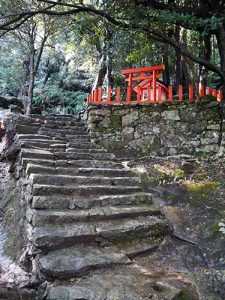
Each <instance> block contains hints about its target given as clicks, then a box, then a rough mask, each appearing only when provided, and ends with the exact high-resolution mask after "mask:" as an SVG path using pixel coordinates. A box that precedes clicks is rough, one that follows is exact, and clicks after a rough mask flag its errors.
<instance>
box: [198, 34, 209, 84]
mask: <svg viewBox="0 0 225 300" xmlns="http://www.w3.org/2000/svg"><path fill="white" fill-rule="evenodd" d="M203 42H204V53H203V55H204V59H205V60H208V61H210V59H211V54H212V48H211V36H210V35H208V36H205V37H204V39H203ZM208 72H209V71H208V69H206V67H204V66H200V72H199V83H200V84H201V85H203V86H205V85H206V83H207V76H208Z"/></svg>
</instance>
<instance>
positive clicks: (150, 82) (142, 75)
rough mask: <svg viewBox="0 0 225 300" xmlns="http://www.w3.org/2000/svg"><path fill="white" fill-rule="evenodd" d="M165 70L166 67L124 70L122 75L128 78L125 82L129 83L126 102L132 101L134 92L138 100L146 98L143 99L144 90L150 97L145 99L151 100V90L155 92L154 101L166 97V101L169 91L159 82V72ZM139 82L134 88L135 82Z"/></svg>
mask: <svg viewBox="0 0 225 300" xmlns="http://www.w3.org/2000/svg"><path fill="white" fill-rule="evenodd" d="M164 70H165V66H164V65H160V66H153V67H146V68H136V69H128V70H123V71H122V74H123V75H124V76H126V77H127V78H126V79H125V81H126V82H128V87H127V97H126V101H127V102H130V101H131V98H132V93H133V91H134V92H135V93H136V94H137V96H138V98H139V97H140V98H141V99H142V98H144V97H142V96H144V93H143V92H144V90H147V91H148V93H147V94H148V96H147V97H145V98H148V99H149V100H150V99H151V89H152V91H153V97H152V100H153V101H156V100H161V98H162V96H164V97H163V98H164V99H166V97H167V96H168V93H169V91H168V89H167V88H166V87H165V86H164V85H162V84H160V83H158V82H157V79H158V78H160V77H161V75H160V74H158V72H160V71H164ZM137 81H139V83H137V84H136V85H135V86H133V82H137ZM157 92H158V93H157ZM157 98H158V99H157ZM143 100H144V99H143Z"/></svg>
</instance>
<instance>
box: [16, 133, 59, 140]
mask: <svg viewBox="0 0 225 300" xmlns="http://www.w3.org/2000/svg"><path fill="white" fill-rule="evenodd" d="M16 138H17V139H19V140H26V141H27V140H41V141H43V140H44V141H45V140H52V141H54V140H55V139H54V138H52V139H50V138H49V136H47V135H44V134H17V135H16Z"/></svg>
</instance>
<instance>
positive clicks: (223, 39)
mask: <svg viewBox="0 0 225 300" xmlns="http://www.w3.org/2000/svg"><path fill="white" fill-rule="evenodd" d="M216 39H217V45H218V49H219V54H220V67H221V70H222V72H223V74H224V76H221V83H222V90H223V98H222V120H223V121H222V136H221V144H220V151H219V154H221V155H224V154H225V131H224V128H225V25H221V26H220V28H219V29H218V31H217V33H216Z"/></svg>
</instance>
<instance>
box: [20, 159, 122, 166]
mask: <svg viewBox="0 0 225 300" xmlns="http://www.w3.org/2000/svg"><path fill="white" fill-rule="evenodd" d="M21 160H22V165H23V167H26V166H27V164H28V163H33V164H38V165H40V166H51V167H52V166H54V167H68V166H69V167H74V168H86V167H87V168H117V169H121V167H122V164H121V163H120V162H117V160H113V161H112V160H95V159H92V160H87V159H85V160H80V159H78V160H54V159H53V157H52V159H46V158H45V159H44V158H33V157H27V158H26V157H22V158H21Z"/></svg>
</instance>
